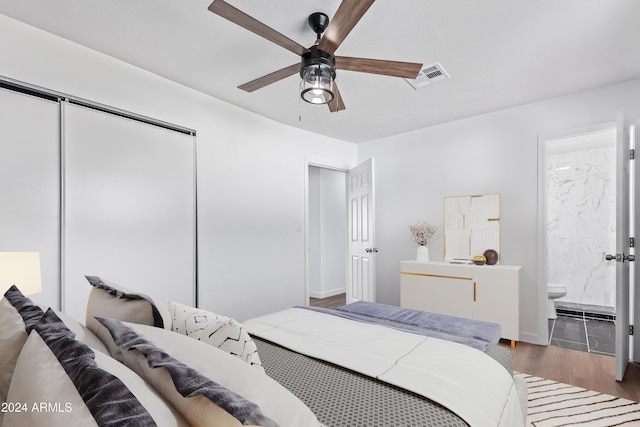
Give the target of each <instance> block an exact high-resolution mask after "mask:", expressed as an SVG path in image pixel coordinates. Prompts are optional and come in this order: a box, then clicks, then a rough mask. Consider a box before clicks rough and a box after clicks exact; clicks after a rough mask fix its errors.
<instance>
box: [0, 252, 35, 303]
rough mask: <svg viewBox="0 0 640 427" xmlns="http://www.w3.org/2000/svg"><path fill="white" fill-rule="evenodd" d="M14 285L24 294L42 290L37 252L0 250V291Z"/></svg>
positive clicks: (3, 291) (4, 290)
mask: <svg viewBox="0 0 640 427" xmlns="http://www.w3.org/2000/svg"><path fill="white" fill-rule="evenodd" d="M12 285H16V286H17V287H18V289H20V292H22V293H23V294H24V295H32V294H35V293H38V292H40V291H41V290H42V277H41V274H40V254H39V253H38V252H0V291H1V292H2V295H4V293H5V292H6V291H7V289H9V288H10V287H11V286H12Z"/></svg>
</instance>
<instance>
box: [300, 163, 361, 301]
mask: <svg viewBox="0 0 640 427" xmlns="http://www.w3.org/2000/svg"><path fill="white" fill-rule="evenodd" d="M311 166H313V167H316V168H321V169H328V170H333V171H337V172H342V173H344V174H345V188H346V185H347V184H346V176H348V174H349V169H351V166H349V165H346V164H344V163H337V162H333V161H329V160H326V159H317V158H313V157H305V158H304V300H305V304H308V303H309V296H310V295H309V294H310V285H311V283H310V277H309V250H310V247H309V244H310V241H309V228H310V221H309V167H311ZM344 203H345V206H347V198H346V195H345V200H344ZM345 221H346V218H345ZM346 240H347V239H346V236H345V245H346ZM345 279H346V278H345Z"/></svg>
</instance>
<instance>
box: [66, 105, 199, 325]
mask: <svg viewBox="0 0 640 427" xmlns="http://www.w3.org/2000/svg"><path fill="white" fill-rule="evenodd" d="M63 109H64V110H63V111H64V134H63V151H64V156H63V173H64V175H63V219H64V221H63V245H64V246H63V274H64V275H63V278H64V285H65V286H64V303H65V304H64V307H63V309H64V311H65V312H67V313H68V314H70V315H72V316H73V317H75V318H77V319H84V317H85V307H86V302H87V297H88V294H89V291H90V286H89V284H88V282H87V281H86V279H85V278H84V276H85V275H97V276H100V277H101V278H103V279H105V280H108V281H111V282H115V283H117V284H120V285H122V286H124V287H127V288H129V289H132V290H135V291H137V292H141V293H144V294H146V295H149V296H151V297H156V298H158V299H163V300H172V301H177V302H182V303H185V304H193V303H194V295H195V153H194V151H195V142H194V137H193V136H191V135H185V134H181V133H178V132H175V131H171V130H167V129H163V128H160V127H157V126H153V125H149V124H145V123H141V122H138V121H135V120H131V119H128V118H123V117H119V116H115V115H112V114H108V113H104V112H100V111H96V110H92V109H88V108H85V107H81V106H77V105H72V104H67V103H63Z"/></svg>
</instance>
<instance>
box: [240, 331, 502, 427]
mask: <svg viewBox="0 0 640 427" xmlns="http://www.w3.org/2000/svg"><path fill="white" fill-rule="evenodd" d="M253 339H254V341H255V343H256V345H257V347H258V352H259V354H260V359H261V361H262V365H263V367H264V369H265V371H266V373H267V374H268V375H269V376H271V377H272V378H273V379H275V380H276V381H278V382H279V383H280V384H282V385H283V386H284V387H286V388H287V389H289V390H290V391H291V392H292V393H293V394H295V395H296V396H297V397H298V398H299V399H300V400H302V401H303V402H305V403H306V404H307V406H309V407H310V408H311V410H312V411H313V412H314V413H315V414H316V416H317V417H318V420H319V421H320V422H322V423H323V424H324V425H326V426H327V427H345V426H349V427H371V426H415V427H423V426H445V427H447V426H452V427H453V426H467V425H468V424H467V423H466V422H464V421H463V420H462V419H461V418H460V417H458V416H457V415H456V414H454V413H452V412H451V411H449V410H448V409H447V408H445V407H443V406H442V405H439V404H438V403H435V402H433V401H431V400H429V399H427V398H424V397H422V396H419V395H417V394H415V393H412V392H410V391H407V390H404V389H402V388H399V387H396V386H393V385H391V384H388V383H386V382H383V381H380V380H377V379H375V378H372V377H369V376H366V375H362V374H359V373H356V372H353V371H351V370H348V369H345V368H342V367H340V366H336V365H334V364H331V363H329V362H325V361H322V360H318V359H314V358H312V357H308V356H304V355H301V354H298V353H296V352H294V351H291V350H288V349H286V348H284V347H281V346H279V345H277V344H274V343H271V342H269V341H267V340H264V339H261V338H258V337H255V336H254V337H253ZM485 352H486V353H487V354H489V355H490V356H491V357H493V358H494V359H496V360H497V361H498V362H500V363H501V364H502V366H504V367H505V369H507V370H508V371H509V372H510V373H512V368H511V353H510V352H509V351H508V350H507V349H505V348H503V347H499V346H497V345H493V344H491V345H489V346H488V347H487V350H486V351H485Z"/></svg>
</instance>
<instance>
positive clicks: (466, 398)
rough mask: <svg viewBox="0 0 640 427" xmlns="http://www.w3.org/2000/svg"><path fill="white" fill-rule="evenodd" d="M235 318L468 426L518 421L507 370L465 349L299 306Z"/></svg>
mask: <svg viewBox="0 0 640 427" xmlns="http://www.w3.org/2000/svg"><path fill="white" fill-rule="evenodd" d="M243 324H244V326H245V327H246V328H247V330H248V331H249V332H250V333H251V334H254V335H256V336H258V337H261V338H264V339H266V340H270V341H272V342H275V343H278V344H280V345H282V346H284V347H287V348H289V349H291V350H293V351H296V352H298V353H301V354H305V355H308V356H311V357H315V358H318V359H322V360H325V361H328V362H331V363H334V364H336V365H340V366H344V367H345V368H348V369H351V370H353V371H356V372H360V373H362V374H364V375H368V376H371V377H374V378H377V379H379V380H382V381H386V382H388V383H390V384H393V385H396V386H398V387H402V388H404V389H407V390H410V391H412V392H414V393H417V394H420V395H422V396H425V397H428V398H429V399H431V400H433V401H435V402H438V403H440V404H442V405H443V406H445V407H447V408H448V409H449V410H451V411H452V412H454V413H456V414H457V415H458V416H459V417H460V418H462V419H463V420H465V421H466V422H467V423H469V424H470V425H472V426H474V427H480V426H504V427H516V426H524V425H525V422H524V420H523V415H522V411H521V408H520V403H519V400H518V396H517V392H516V387H515V384H514V382H513V378H512V377H511V375H509V373H508V372H507V370H506V369H504V367H503V366H501V365H500V364H499V363H498V362H497V361H495V360H494V359H492V358H491V357H489V356H487V355H486V354H484V353H482V352H481V351H478V350H475V349H472V348H470V347H467V346H464V345H461V344H457V343H452V342H449V341H444V340H440V339H437V338H430V337H424V336H420V335H414V334H410V333H406V332H402V331H398V330H395V329H391V328H387V327H384V326H377V325H371V324H366V323H361V322H356V321H352V320H349V319H344V318H341V317H337V316H332V315H330V314H325V313H319V312H315V311H311V310H305V309H300V308H290V309H287V310H283V311H279V312H276V313H272V314H268V315H265V316H261V317H256V318H254V319H251V320H248V321H246V322H243Z"/></svg>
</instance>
